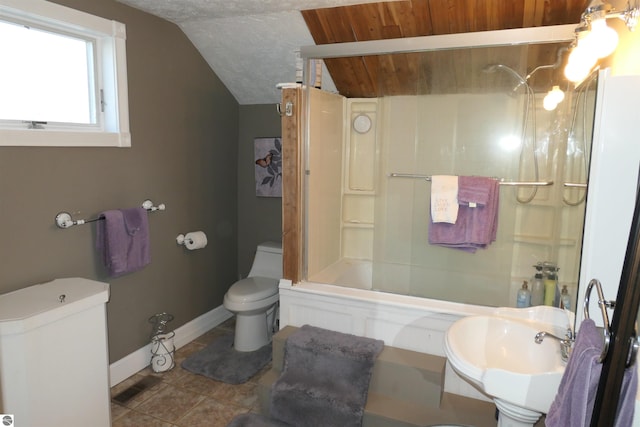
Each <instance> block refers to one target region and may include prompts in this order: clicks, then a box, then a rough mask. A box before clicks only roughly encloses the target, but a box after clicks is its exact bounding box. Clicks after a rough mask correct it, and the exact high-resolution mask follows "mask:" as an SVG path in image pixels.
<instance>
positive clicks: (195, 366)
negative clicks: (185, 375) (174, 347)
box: [181, 334, 271, 384]
mask: <svg viewBox="0 0 640 427" xmlns="http://www.w3.org/2000/svg"><path fill="white" fill-rule="evenodd" d="M269 361H271V343H269V344H267V345H265V346H264V347H262V348H259V349H258V350H256V351H246V352H245V351H236V350H235V349H234V348H233V334H226V335H223V336H221V337H219V338H217V339H216V340H215V341H213V342H212V343H211V344H209V345H208V346H207V347H205V348H203V349H202V350H200V351H199V352H197V353H194V354H192V355H191V356H189V357H188V358H186V359H185V360H184V362H182V365H181V366H182V367H183V368H184V369H186V370H187V371H189V372H193V373H194V374H199V375H204V376H205V377H209V378H211V379H214V380H217V381H222V382H225V383H228V384H242V383H244V382H247V380H249V379H250V378H251V377H253V376H254V375H255V374H257V373H258V372H259V371H260V370H261V369H262V368H264V367H265V366H267V364H268V363H269Z"/></svg>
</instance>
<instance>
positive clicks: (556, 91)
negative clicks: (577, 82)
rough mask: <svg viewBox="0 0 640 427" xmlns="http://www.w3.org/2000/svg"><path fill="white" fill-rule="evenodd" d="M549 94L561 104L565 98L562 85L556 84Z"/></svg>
mask: <svg viewBox="0 0 640 427" xmlns="http://www.w3.org/2000/svg"><path fill="white" fill-rule="evenodd" d="M547 96H550V97H551V98H552V99H553V100H554V101H555V103H556V104H559V103H561V102H562V100H563V99H564V92H563V91H562V89H560V86H554V87H553V88H552V89H551V90H550V91H549V93H548V94H547Z"/></svg>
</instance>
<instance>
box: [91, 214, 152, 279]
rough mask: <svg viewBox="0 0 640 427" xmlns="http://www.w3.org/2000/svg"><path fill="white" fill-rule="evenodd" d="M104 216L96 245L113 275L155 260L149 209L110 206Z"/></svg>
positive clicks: (133, 269)
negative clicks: (150, 240)
mask: <svg viewBox="0 0 640 427" xmlns="http://www.w3.org/2000/svg"><path fill="white" fill-rule="evenodd" d="M100 218H103V220H102V221H98V226H97V229H96V248H97V249H98V251H99V253H100V254H101V256H102V261H103V264H104V266H105V268H106V269H107V272H108V273H109V275H110V276H112V277H115V276H121V275H123V274H127V273H131V272H134V271H137V270H140V269H141V268H143V267H144V266H146V265H147V264H149V263H150V262H151V255H150V249H149V246H150V245H149V222H148V217H147V210H146V209H144V208H141V207H140V208H131V209H117V210H110V211H105V212H102V213H101V214H100Z"/></svg>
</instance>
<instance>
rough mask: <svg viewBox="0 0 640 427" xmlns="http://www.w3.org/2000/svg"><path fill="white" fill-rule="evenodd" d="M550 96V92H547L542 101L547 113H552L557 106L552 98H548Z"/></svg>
mask: <svg viewBox="0 0 640 427" xmlns="http://www.w3.org/2000/svg"><path fill="white" fill-rule="evenodd" d="M550 95H551V92H549V93H548V94H547V95H546V96H545V97H544V99H543V100H542V106H543V107H544V109H545V110H547V111H553V110H555V109H556V107H557V106H558V103H557V102H555V101H554V99H553V96H550Z"/></svg>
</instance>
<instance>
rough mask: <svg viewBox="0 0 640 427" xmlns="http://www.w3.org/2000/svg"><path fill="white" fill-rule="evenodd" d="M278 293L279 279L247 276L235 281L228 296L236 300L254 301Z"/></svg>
mask: <svg viewBox="0 0 640 427" xmlns="http://www.w3.org/2000/svg"><path fill="white" fill-rule="evenodd" d="M277 293H278V279H271V278H268V277H259V276H255V277H247V278H246V279H242V280H239V281H237V282H236V283H234V284H233V285H232V286H231V288H229V292H227V297H228V298H229V300H231V301H234V302H253V301H259V300H261V299H265V298H269V297H270V296H272V295H275V294H277Z"/></svg>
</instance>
